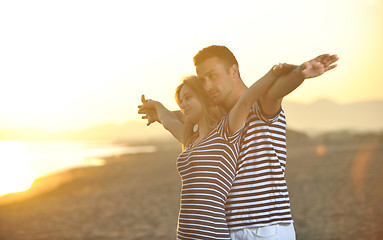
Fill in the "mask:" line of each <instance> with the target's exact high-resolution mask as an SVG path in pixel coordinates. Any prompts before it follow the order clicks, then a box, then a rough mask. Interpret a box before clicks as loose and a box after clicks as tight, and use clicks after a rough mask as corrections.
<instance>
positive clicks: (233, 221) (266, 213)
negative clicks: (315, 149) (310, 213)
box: [140, 45, 338, 239]
mask: <svg viewBox="0 0 383 240" xmlns="http://www.w3.org/2000/svg"><path fill="white" fill-rule="evenodd" d="M337 60H338V57H337V56H336V55H329V54H324V55H320V56H318V57H317V58H314V59H312V60H310V61H308V62H305V63H304V64H302V65H300V66H297V67H296V68H295V69H294V70H292V71H291V72H290V73H289V74H287V75H283V76H281V77H279V78H278V79H277V80H276V82H275V83H274V84H273V85H272V86H271V87H270V88H269V89H268V91H267V92H266V94H264V96H261V98H260V99H261V100H260V101H258V102H257V103H255V104H254V106H253V108H252V110H251V112H250V114H249V116H248V119H247V122H246V124H245V126H244V133H243V137H242V139H241V150H240V155H239V158H238V160H237V171H236V178H235V180H234V183H233V186H232V189H231V191H230V193H229V196H228V199H227V202H226V220H227V224H228V227H229V230H230V233H231V237H232V239H258V238H259V239H295V231H294V227H293V220H292V217H291V211H290V201H289V196H288V191H287V185H286V180H285V166H286V120H285V115H284V112H283V110H282V108H281V103H282V99H283V97H284V96H286V95H287V94H289V93H290V92H292V91H293V90H294V89H295V88H297V87H298V86H299V85H300V84H301V83H302V82H303V81H304V79H305V78H312V77H316V76H320V75H322V74H323V73H324V72H326V71H328V70H331V69H333V68H334V67H336V65H335V64H333V63H335V62H336V61H337ZM193 61H194V65H195V67H196V72H197V75H198V77H199V79H200V80H201V81H202V85H203V88H204V90H205V91H206V93H207V94H208V95H209V96H210V97H211V98H212V100H213V101H214V102H215V103H216V104H219V105H221V106H223V107H224V108H225V109H226V110H230V109H231V108H232V107H233V106H234V105H235V103H236V102H237V100H238V99H239V97H240V96H241V94H242V93H243V92H245V91H246V89H247V86H246V85H245V84H244V82H243V81H242V79H241V77H240V73H239V68H238V62H237V60H236V58H235V56H234V55H233V53H232V52H231V51H230V50H229V49H228V48H226V47H225V46H217V45H213V46H209V47H206V48H204V49H202V50H201V51H199V52H198V53H197V54H196V55H195V56H194V58H193ZM140 113H144V114H146V116H144V117H143V118H147V119H148V125H149V124H150V123H152V122H154V121H155V120H156V116H155V113H153V112H148V111H141V112H140Z"/></svg>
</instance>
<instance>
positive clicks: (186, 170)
mask: <svg viewBox="0 0 383 240" xmlns="http://www.w3.org/2000/svg"><path fill="white" fill-rule="evenodd" d="M283 66H284V65H281V64H280V65H278V66H275V67H274V68H273V69H272V70H270V71H269V72H268V73H267V74H266V75H265V76H264V77H262V78H261V79H260V80H258V81H257V82H255V83H254V84H253V85H252V86H251V87H250V88H249V89H248V90H247V91H246V92H245V93H244V94H242V95H241V97H240V99H239V100H238V101H237V103H236V104H235V106H234V107H233V108H232V109H231V110H230V112H229V113H227V114H224V115H223V113H224V111H223V110H222V109H220V108H219V107H218V106H216V105H215V104H214V103H213V102H212V101H211V100H210V98H209V97H208V96H207V94H206V93H205V91H204V90H203V89H202V86H201V83H200V81H199V80H198V78H197V77H196V76H190V77H187V78H186V79H184V80H183V82H182V83H181V84H180V85H179V86H178V87H177V89H176V94H175V98H176V101H177V103H178V105H179V107H180V108H181V110H182V112H183V114H184V117H185V123H183V122H181V121H179V120H177V119H175V118H174V115H173V114H174V113H173V112H171V111H169V110H168V109H166V108H165V107H164V106H163V105H162V104H161V103H160V102H157V101H153V100H145V99H143V105H141V106H139V108H140V110H141V111H145V110H150V109H155V110H156V112H157V115H158V119H159V120H160V122H161V123H162V124H163V126H164V127H165V128H166V129H167V130H168V131H170V132H171V133H172V134H173V136H174V137H175V138H177V139H178V140H179V141H180V142H181V143H182V146H183V150H184V151H183V152H182V153H181V154H180V156H179V158H178V160H177V169H178V172H179V173H180V175H181V179H182V190H181V204H180V212H179V218H178V230H177V238H178V239H230V235H229V230H228V227H227V224H226V220H225V202H226V198H227V195H228V192H229V190H230V188H231V186H232V183H233V180H234V177H235V166H236V160H237V156H238V150H239V145H238V143H239V139H240V137H241V129H242V126H243V125H244V123H245V121H246V118H247V115H248V114H249V112H250V109H251V106H252V105H253V103H254V102H255V101H256V100H258V96H261V95H262V94H263V93H264V92H265V91H266V90H267V89H268V88H269V87H270V86H271V85H272V84H273V82H274V80H275V79H276V78H277V77H278V75H280V73H281V72H282V70H281V69H285V68H286V67H285V68H283Z"/></svg>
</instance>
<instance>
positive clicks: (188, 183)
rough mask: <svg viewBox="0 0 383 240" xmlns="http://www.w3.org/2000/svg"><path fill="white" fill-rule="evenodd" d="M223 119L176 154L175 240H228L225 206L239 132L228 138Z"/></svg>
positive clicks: (224, 118)
mask: <svg viewBox="0 0 383 240" xmlns="http://www.w3.org/2000/svg"><path fill="white" fill-rule="evenodd" d="M227 121H228V119H227V116H225V117H223V118H222V120H221V121H220V122H219V124H218V125H217V127H216V128H215V129H213V130H212V131H211V132H210V134H209V135H208V136H207V137H206V138H205V139H204V140H203V141H202V142H201V143H199V144H197V145H195V146H190V147H189V148H187V149H186V150H185V151H184V152H183V153H181V154H180V156H179V157H178V160H177V169H178V172H179V174H180V176H181V180H182V189H181V204H180V212H179V219H178V228H177V238H178V239H226V240H228V239H230V235H229V229H228V226H227V222H226V218H225V203H226V200H227V196H228V194H229V191H230V189H231V187H232V184H233V181H234V178H235V172H236V164H237V159H238V155H239V138H240V137H241V131H238V132H237V133H235V134H233V135H232V136H230V134H228V132H226V131H227V130H228V128H227V125H228V124H227Z"/></svg>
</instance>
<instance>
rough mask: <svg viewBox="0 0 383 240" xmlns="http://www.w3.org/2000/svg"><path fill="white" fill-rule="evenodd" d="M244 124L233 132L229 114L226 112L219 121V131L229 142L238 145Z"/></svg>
mask: <svg viewBox="0 0 383 240" xmlns="http://www.w3.org/2000/svg"><path fill="white" fill-rule="evenodd" d="M244 126H245V124H243V126H242V127H241V128H240V129H239V130H238V131H236V132H235V133H233V134H231V133H230V130H229V114H225V115H224V116H223V117H222V118H221V120H220V122H219V123H218V133H219V134H220V135H221V137H223V138H224V139H225V140H227V141H228V142H230V143H232V144H235V145H238V144H239V142H240V140H241V137H242V133H243V129H244Z"/></svg>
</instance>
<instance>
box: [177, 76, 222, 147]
mask: <svg viewBox="0 0 383 240" xmlns="http://www.w3.org/2000/svg"><path fill="white" fill-rule="evenodd" d="M185 85H187V86H188V87H190V88H191V89H192V91H193V92H194V93H195V94H196V96H197V98H198V100H199V101H200V103H201V105H202V110H203V115H202V117H203V118H205V122H206V123H207V127H208V130H209V132H210V131H211V130H212V129H213V128H214V127H215V126H216V125H217V122H218V120H219V119H220V118H221V117H222V115H223V114H224V113H225V111H224V109H223V108H222V107H219V106H218V105H216V104H215V103H214V102H213V101H212V100H211V99H210V97H209V96H208V95H207V94H206V92H205V91H204V90H203V88H202V84H201V82H200V80H199V79H198V77H197V76H195V75H190V76H186V77H184V78H183V79H182V81H181V84H180V85H179V86H178V87H177V88H176V94H175V98H176V102H177V104H178V106H179V107H180V108H181V99H180V92H181V89H182V87H183V86H185ZM193 127H194V123H192V122H189V121H186V122H185V124H184V129H183V134H182V149H183V150H185V149H186V148H187V147H188V146H189V145H190V144H192V143H193V142H194V141H195V140H196V139H197V137H198V134H197V133H195V132H193Z"/></svg>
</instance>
